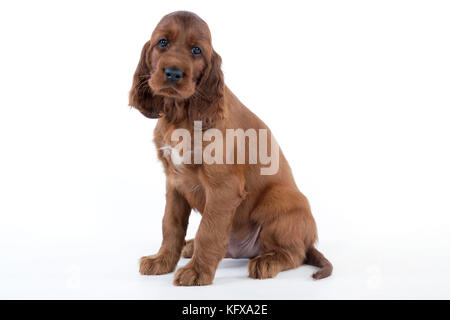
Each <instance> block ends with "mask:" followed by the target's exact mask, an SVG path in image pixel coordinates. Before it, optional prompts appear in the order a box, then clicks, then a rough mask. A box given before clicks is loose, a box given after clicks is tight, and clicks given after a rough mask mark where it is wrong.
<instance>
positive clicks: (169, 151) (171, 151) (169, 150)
mask: <svg viewBox="0 0 450 320" xmlns="http://www.w3.org/2000/svg"><path fill="white" fill-rule="evenodd" d="M159 150H162V152H163V157H164V158H166V159H170V160H171V162H172V163H173V164H174V165H175V166H179V165H182V164H183V163H184V161H185V159H184V157H183V156H182V155H181V150H179V149H177V148H174V147H172V146H171V145H169V144H167V145H165V146H162V147H160V148H159Z"/></svg>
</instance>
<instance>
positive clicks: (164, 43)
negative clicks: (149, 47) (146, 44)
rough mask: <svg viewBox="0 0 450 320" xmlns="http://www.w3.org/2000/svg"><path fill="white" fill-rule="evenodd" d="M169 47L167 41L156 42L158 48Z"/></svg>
mask: <svg viewBox="0 0 450 320" xmlns="http://www.w3.org/2000/svg"><path fill="white" fill-rule="evenodd" d="M168 45H169V41H167V39H161V40H159V42H158V46H159V47H160V48H165V47H167V46H168Z"/></svg>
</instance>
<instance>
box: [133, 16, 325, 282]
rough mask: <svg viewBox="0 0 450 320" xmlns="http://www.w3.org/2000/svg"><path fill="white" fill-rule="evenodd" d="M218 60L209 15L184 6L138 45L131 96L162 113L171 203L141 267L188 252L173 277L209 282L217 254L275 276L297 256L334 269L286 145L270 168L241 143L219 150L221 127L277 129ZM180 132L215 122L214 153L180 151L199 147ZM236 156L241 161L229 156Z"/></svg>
mask: <svg viewBox="0 0 450 320" xmlns="http://www.w3.org/2000/svg"><path fill="white" fill-rule="evenodd" d="M221 62H222V59H221V57H220V56H219V54H217V53H216V52H215V50H214V49H213V47H212V43H211V33H210V30H209V27H208V25H207V24H206V22H204V21H203V20H202V19H201V18H200V17H198V16H197V15H196V14H194V13H191V12H186V11H177V12H173V13H170V14H168V15H166V16H164V17H163V18H162V19H161V21H160V22H159V23H158V25H157V26H156V28H155V30H154V31H153V33H152V35H151V39H150V40H149V41H148V42H147V43H145V45H144V47H143V49H142V52H141V57H140V61H139V63H138V66H137V69H136V71H135V73H134V77H133V84H132V88H131V91H130V95H129V105H130V106H132V107H134V108H136V109H137V110H139V111H140V112H141V113H142V114H143V115H144V116H146V117H148V118H152V119H154V118H158V122H157V124H156V127H155V130H154V143H155V145H156V148H157V152H158V158H159V159H160V160H161V162H162V163H163V167H164V172H165V174H166V207H165V212H164V218H163V224H162V231H163V240H162V244H161V248H160V249H159V251H158V253H157V254H155V255H150V256H145V257H142V258H141V259H140V262H139V271H140V273H141V274H142V275H158V274H165V273H170V272H172V271H174V270H175V268H176V266H177V263H178V261H179V259H180V257H181V256H183V257H185V258H191V259H190V261H189V262H188V263H187V264H186V265H185V266H184V267H182V268H180V269H178V270H177V272H176V273H175V278H174V284H175V285H178V286H194V285H209V284H211V283H212V282H213V280H214V276H215V272H216V269H217V266H218V264H219V262H220V261H221V259H223V258H224V257H230V258H249V259H250V260H249V263H248V272H249V277H250V278H255V279H266V278H273V277H275V276H276V275H277V274H278V273H279V272H280V271H284V270H289V269H293V268H297V267H299V266H300V265H301V264H309V265H313V266H316V267H318V268H319V270H318V271H317V272H316V273H314V274H313V276H312V277H313V278H314V279H322V278H325V277H328V276H329V275H331V273H332V269H333V267H332V265H331V263H330V262H329V261H328V260H327V259H326V258H325V257H324V256H323V255H322V254H321V253H320V252H319V251H318V250H317V249H316V248H315V247H314V244H315V242H316V241H317V228H316V224H315V221H314V218H313V216H312V214H311V210H310V205H309V203H308V200H307V199H306V197H305V196H304V195H303V194H302V193H301V192H300V191H299V190H298V188H297V186H296V184H295V181H294V178H293V176H292V173H291V169H290V167H289V165H288V163H287V161H286V159H285V158H284V155H283V153H282V152H281V151H279V152H278V157H277V161H278V164H277V167H276V169H277V170H276V172H272V173H269V174H262V170H263V168H264V165H265V164H267V163H264V162H263V161H261V159H259V160H257V161H256V162H255V161H253V162H252V161H251V160H252V159H251V158H250V155H249V154H250V152H248V153H249V154H247V153H245V149H242V148H241V149H239V148H237V147H232V148H229V149H228V148H227V149H226V150H225V151H224V152H223V154H222V151H223V150H224V148H221V147H220V146H221V145H223V143H222V141H220V137H224V136H226V133H227V132H228V131H227V130H230V129H236V130H237V129H242V131H244V130H245V132H249V131H248V130H254V131H255V132H256V131H258V132H268V135H269V136H270V137H271V138H272V139H271V141H272V142H273V141H274V138H273V137H272V136H271V133H270V130H269V129H268V128H267V126H266V125H265V124H264V123H263V122H262V121H261V120H260V119H259V118H258V117H257V116H256V115H254V114H253V113H252V112H251V111H250V110H249V109H247V108H246V107H245V106H244V105H243V104H242V103H241V102H240V101H239V100H238V98H237V97H236V96H235V95H234V94H233V93H232V92H231V91H230V89H229V88H228V87H227V86H226V85H225V84H224V78H223V73H222V70H221ZM211 130H212V131H211ZM242 131H241V132H242ZM180 132H182V133H187V134H190V135H194V136H195V135H196V134H197V135H198V134H199V133H200V134H202V133H203V134H205V133H206V132H212V134H211V133H210V134H209V138H210V140H212V138H211V136H214V137H215V139H214V142H217V143H218V144H217V145H216V146H218V147H217V148H216V150H215V155H214V156H215V159H216V160H218V161H216V162H211V161H208V163H206V161H204V162H202V161H194V162H192V161H185V162H183V161H175V160H176V159H177V157H174V155H178V160H179V158H180V157H181V158H182V159H185V160H186V159H187V158H191V159H190V160H192V157H191V156H192V154H194V157H195V154H196V155H198V154H199V153H198V152H197V151H196V150H197V149H198V148H197V147H195V146H193V142H192V141H190V142H188V143H186V144H185V145H184V146H185V147H187V149H186V150H185V149H183V154H181V150H179V148H177V146H175V144H176V143H177V142H179V140H176V139H175V141H174V139H173V136H174V135H175V136H177V134H175V133H180ZM178 137H179V135H178ZM218 137H219V138H218ZM244 138H245V139H244V140H246V141H247V140H250V138H249V136H245V137H244ZM256 139H257V140H258V142H259V143H261V142H262V141H263V140H264V139H263V138H262V137H257V138H256ZM194 140H195V139H194ZM196 142H199V140H198V139H197V140H196ZM207 142H208V139H207V138H205V136H204V137H203V138H200V142H199V143H200V146H201V147H205V146H207ZM211 143H212V142H211ZM226 144H227V145H228V142H226ZM178 145H179V144H178ZM258 146H259V147H260V145H258ZM276 147H277V145H276V144H273V143H271V145H270V147H268V148H267V150H268V151H270V152H271V153H272V154H274V153H276V151H277V150H276ZM249 148H250V147H249ZM244 153H245V155H243V154H244ZM186 156H187V157H186ZM201 156H202V154H201V153H200V157H201ZM238 157H241V160H242V159H245V161H244V163H242V161H241V162H240V163H239V161H238V163H236V162H235V161H234V162H233V161H229V160H236V158H238ZM197 160H198V159H197ZM200 160H201V159H200ZM222 160H223V161H222ZM253 160H254V159H253ZM192 209H194V210H196V211H198V212H199V213H200V214H201V215H202V219H201V222H200V225H199V228H198V231H197V234H196V236H195V239H192V240H188V241H186V240H185V236H186V229H187V226H188V220H189V215H190V213H191V211H192Z"/></svg>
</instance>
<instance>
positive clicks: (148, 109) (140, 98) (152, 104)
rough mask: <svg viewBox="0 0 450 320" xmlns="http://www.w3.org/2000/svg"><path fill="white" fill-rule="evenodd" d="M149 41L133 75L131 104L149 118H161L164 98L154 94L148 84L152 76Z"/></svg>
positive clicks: (143, 49)
mask: <svg viewBox="0 0 450 320" xmlns="http://www.w3.org/2000/svg"><path fill="white" fill-rule="evenodd" d="M149 48H150V41H148V42H147V43H146V44H145V45H144V47H143V48H142V52H141V59H140V60H139V63H138V66H137V68H136V71H135V73H134V76H133V86H132V87H131V90H130V96H129V105H130V106H132V107H135V108H136V109H138V110H139V111H140V112H141V113H142V114H143V115H144V116H146V117H147V118H159V117H161V115H160V113H161V111H162V108H163V104H164V101H163V98H162V97H161V96H154V95H153V93H152V89H151V88H150V86H149V85H148V79H149V78H150V68H151V67H150V57H149V56H148V50H149Z"/></svg>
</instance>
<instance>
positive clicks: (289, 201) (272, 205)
mask: <svg viewBox="0 0 450 320" xmlns="http://www.w3.org/2000/svg"><path fill="white" fill-rule="evenodd" d="M250 217H251V219H252V220H253V221H254V222H256V223H258V224H260V225H261V233H260V235H259V239H258V241H259V244H260V245H261V247H262V248H263V251H264V253H263V254H261V255H259V256H256V257H254V258H253V259H251V260H250V261H249V264H248V270H249V276H250V278H255V279H266V278H273V277H275V276H276V275H277V274H278V273H279V272H280V271H284V270H289V269H293V268H297V267H298V266H300V265H301V264H302V263H304V261H305V259H306V257H307V252H308V251H309V248H311V247H312V246H313V244H314V242H315V241H316V238H317V231H316V225H315V222H314V219H313V217H312V215H311V212H310V208H309V204H308V200H307V199H306V197H305V196H303V195H302V194H301V193H300V192H299V191H298V190H296V189H295V188H290V187H285V186H280V185H275V186H272V187H270V188H269V189H268V190H266V192H265V193H264V195H263V197H262V199H261V201H260V202H259V204H258V206H257V207H256V208H255V210H254V211H253V212H252V214H251V216H250Z"/></svg>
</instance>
